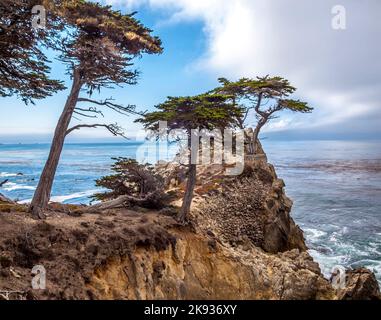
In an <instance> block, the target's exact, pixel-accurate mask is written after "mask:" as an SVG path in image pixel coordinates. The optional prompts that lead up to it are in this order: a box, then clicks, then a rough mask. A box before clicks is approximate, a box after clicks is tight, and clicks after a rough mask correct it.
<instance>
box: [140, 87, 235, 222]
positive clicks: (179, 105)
mask: <svg viewBox="0 0 381 320" xmlns="http://www.w3.org/2000/svg"><path fill="white" fill-rule="evenodd" d="M230 100H231V96H227V95H222V94H211V93H209V94H202V95H198V96H194V97H168V99H167V100H166V101H165V102H163V103H162V104H159V105H157V106H156V109H157V110H158V111H155V112H151V113H147V114H145V115H144V117H143V118H140V119H138V120H136V122H140V123H142V124H143V125H144V127H145V129H148V130H152V131H153V132H156V133H158V134H160V132H159V124H158V122H159V121H166V122H167V125H168V131H170V130H174V129H175V130H176V129H177V130H184V131H185V132H186V137H187V144H188V151H189V157H188V159H189V160H188V174H187V176H188V178H187V184H186V189H185V194H184V197H183V203H182V207H181V210H180V212H179V214H178V217H177V218H178V220H180V221H185V220H186V218H187V217H188V215H189V212H190V207H191V204H192V199H193V191H194V188H195V185H196V175H197V156H196V159H194V158H193V159H192V154H193V155H196V154H197V153H198V150H192V149H191V148H192V144H191V142H192V129H199V130H203V129H206V130H213V129H215V128H218V129H221V128H228V127H232V126H234V125H235V124H236V119H237V118H239V117H240V116H241V112H242V110H241V108H239V107H237V106H235V105H233V104H232V103H231V102H229V101H230ZM195 138H196V139H198V136H196V137H195Z"/></svg>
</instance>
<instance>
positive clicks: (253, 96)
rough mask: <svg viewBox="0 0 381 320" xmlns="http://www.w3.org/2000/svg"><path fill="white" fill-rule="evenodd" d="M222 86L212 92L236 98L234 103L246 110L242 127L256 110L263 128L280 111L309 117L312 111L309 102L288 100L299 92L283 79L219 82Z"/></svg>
mask: <svg viewBox="0 0 381 320" xmlns="http://www.w3.org/2000/svg"><path fill="white" fill-rule="evenodd" d="M219 82H220V84H221V87H219V88H216V89H215V90H213V91H212V92H216V93H220V94H228V95H231V96H233V97H234V98H233V101H234V103H235V104H238V105H240V106H241V107H242V108H243V109H244V110H245V115H244V117H243V118H241V119H238V122H239V123H240V125H241V126H242V127H243V125H244V122H245V120H246V117H247V115H248V113H249V111H250V110H252V109H254V110H255V112H256V115H257V118H259V123H260V124H261V125H263V124H264V123H266V122H267V121H268V120H269V119H271V118H272V116H273V114H274V113H276V112H278V111H282V110H290V111H293V112H302V113H308V112H311V111H312V110H313V108H312V107H310V106H308V104H307V102H302V101H300V100H293V99H289V98H288V97H289V96H290V95H291V94H293V93H294V92H295V91H296V88H295V87H293V86H292V85H291V84H290V82H289V81H288V80H286V79H284V78H282V77H278V76H277V77H269V76H265V77H257V78H256V79H249V78H241V79H239V80H238V81H236V82H231V81H229V80H227V79H225V78H220V79H219Z"/></svg>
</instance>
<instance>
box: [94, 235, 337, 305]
mask: <svg viewBox="0 0 381 320" xmlns="http://www.w3.org/2000/svg"><path fill="white" fill-rule="evenodd" d="M175 235H176V238H177V241H176V245H175V246H174V247H173V248H168V249H166V250H163V251H157V250H154V249H153V248H141V247H140V248H136V250H135V251H134V252H133V254H131V255H130V256H127V257H114V258H112V259H110V260H109V261H108V262H107V263H106V264H104V265H102V266H101V267H99V268H97V269H96V270H95V272H94V276H93V277H92V278H91V281H90V283H89V284H88V286H87V287H88V290H90V291H91V292H92V295H93V296H95V297H98V298H102V299H276V300H278V299H333V298H334V297H335V296H334V290H333V289H332V287H331V286H330V284H329V282H328V281H327V280H325V279H324V278H323V277H322V276H321V274H320V270H319V267H318V266H317V264H316V263H315V262H313V261H312V259H311V258H310V257H309V256H308V254H306V253H300V252H299V250H293V251H291V252H288V253H287V254H279V255H276V256H272V255H269V254H266V253H264V252H263V251H262V250H260V249H258V248H256V247H254V246H249V247H247V248H245V249H243V248H235V249H233V248H231V247H230V248H229V247H226V246H223V245H221V244H220V243H218V241H216V240H215V239H213V238H212V237H207V238H205V237H202V236H200V235H197V234H194V233H189V232H178V231H176V232H175Z"/></svg>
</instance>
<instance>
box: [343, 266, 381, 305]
mask: <svg viewBox="0 0 381 320" xmlns="http://www.w3.org/2000/svg"><path fill="white" fill-rule="evenodd" d="M338 297H339V299H342V300H381V294H380V288H379V285H378V282H377V279H376V277H375V275H374V273H373V272H371V271H369V270H368V269H365V268H358V269H354V270H348V271H347V272H346V279H345V288H344V289H341V290H338Z"/></svg>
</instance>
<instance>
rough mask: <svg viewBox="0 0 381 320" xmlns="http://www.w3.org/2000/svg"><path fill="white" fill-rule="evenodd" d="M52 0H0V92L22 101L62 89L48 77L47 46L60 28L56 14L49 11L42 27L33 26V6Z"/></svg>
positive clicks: (46, 3) (43, 96)
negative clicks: (43, 27) (45, 25)
mask: <svg viewBox="0 0 381 320" xmlns="http://www.w3.org/2000/svg"><path fill="white" fill-rule="evenodd" d="M51 2H53V1H46V0H43V1H38V0H0V12H1V15H0V96H2V97H6V96H12V95H17V96H19V97H20V98H21V99H22V100H23V101H24V102H25V103H28V102H32V103H33V100H35V99H42V98H45V97H47V96H50V95H52V94H53V93H55V92H56V91H59V90H62V89H64V88H65V87H64V85H63V83H62V82H61V81H58V80H52V79H50V78H49V72H50V67H49V65H48V63H49V61H48V59H47V57H46V55H45V53H44V50H43V48H44V47H48V46H49V45H50V44H51V43H52V41H53V39H54V38H55V37H56V36H57V34H58V30H59V29H60V23H59V19H58V17H57V16H56V15H55V14H54V12H53V11H49V13H48V17H49V19H48V20H47V21H48V25H47V28H45V29H34V28H32V8H33V7H34V6H35V5H46V6H48V5H51Z"/></svg>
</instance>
